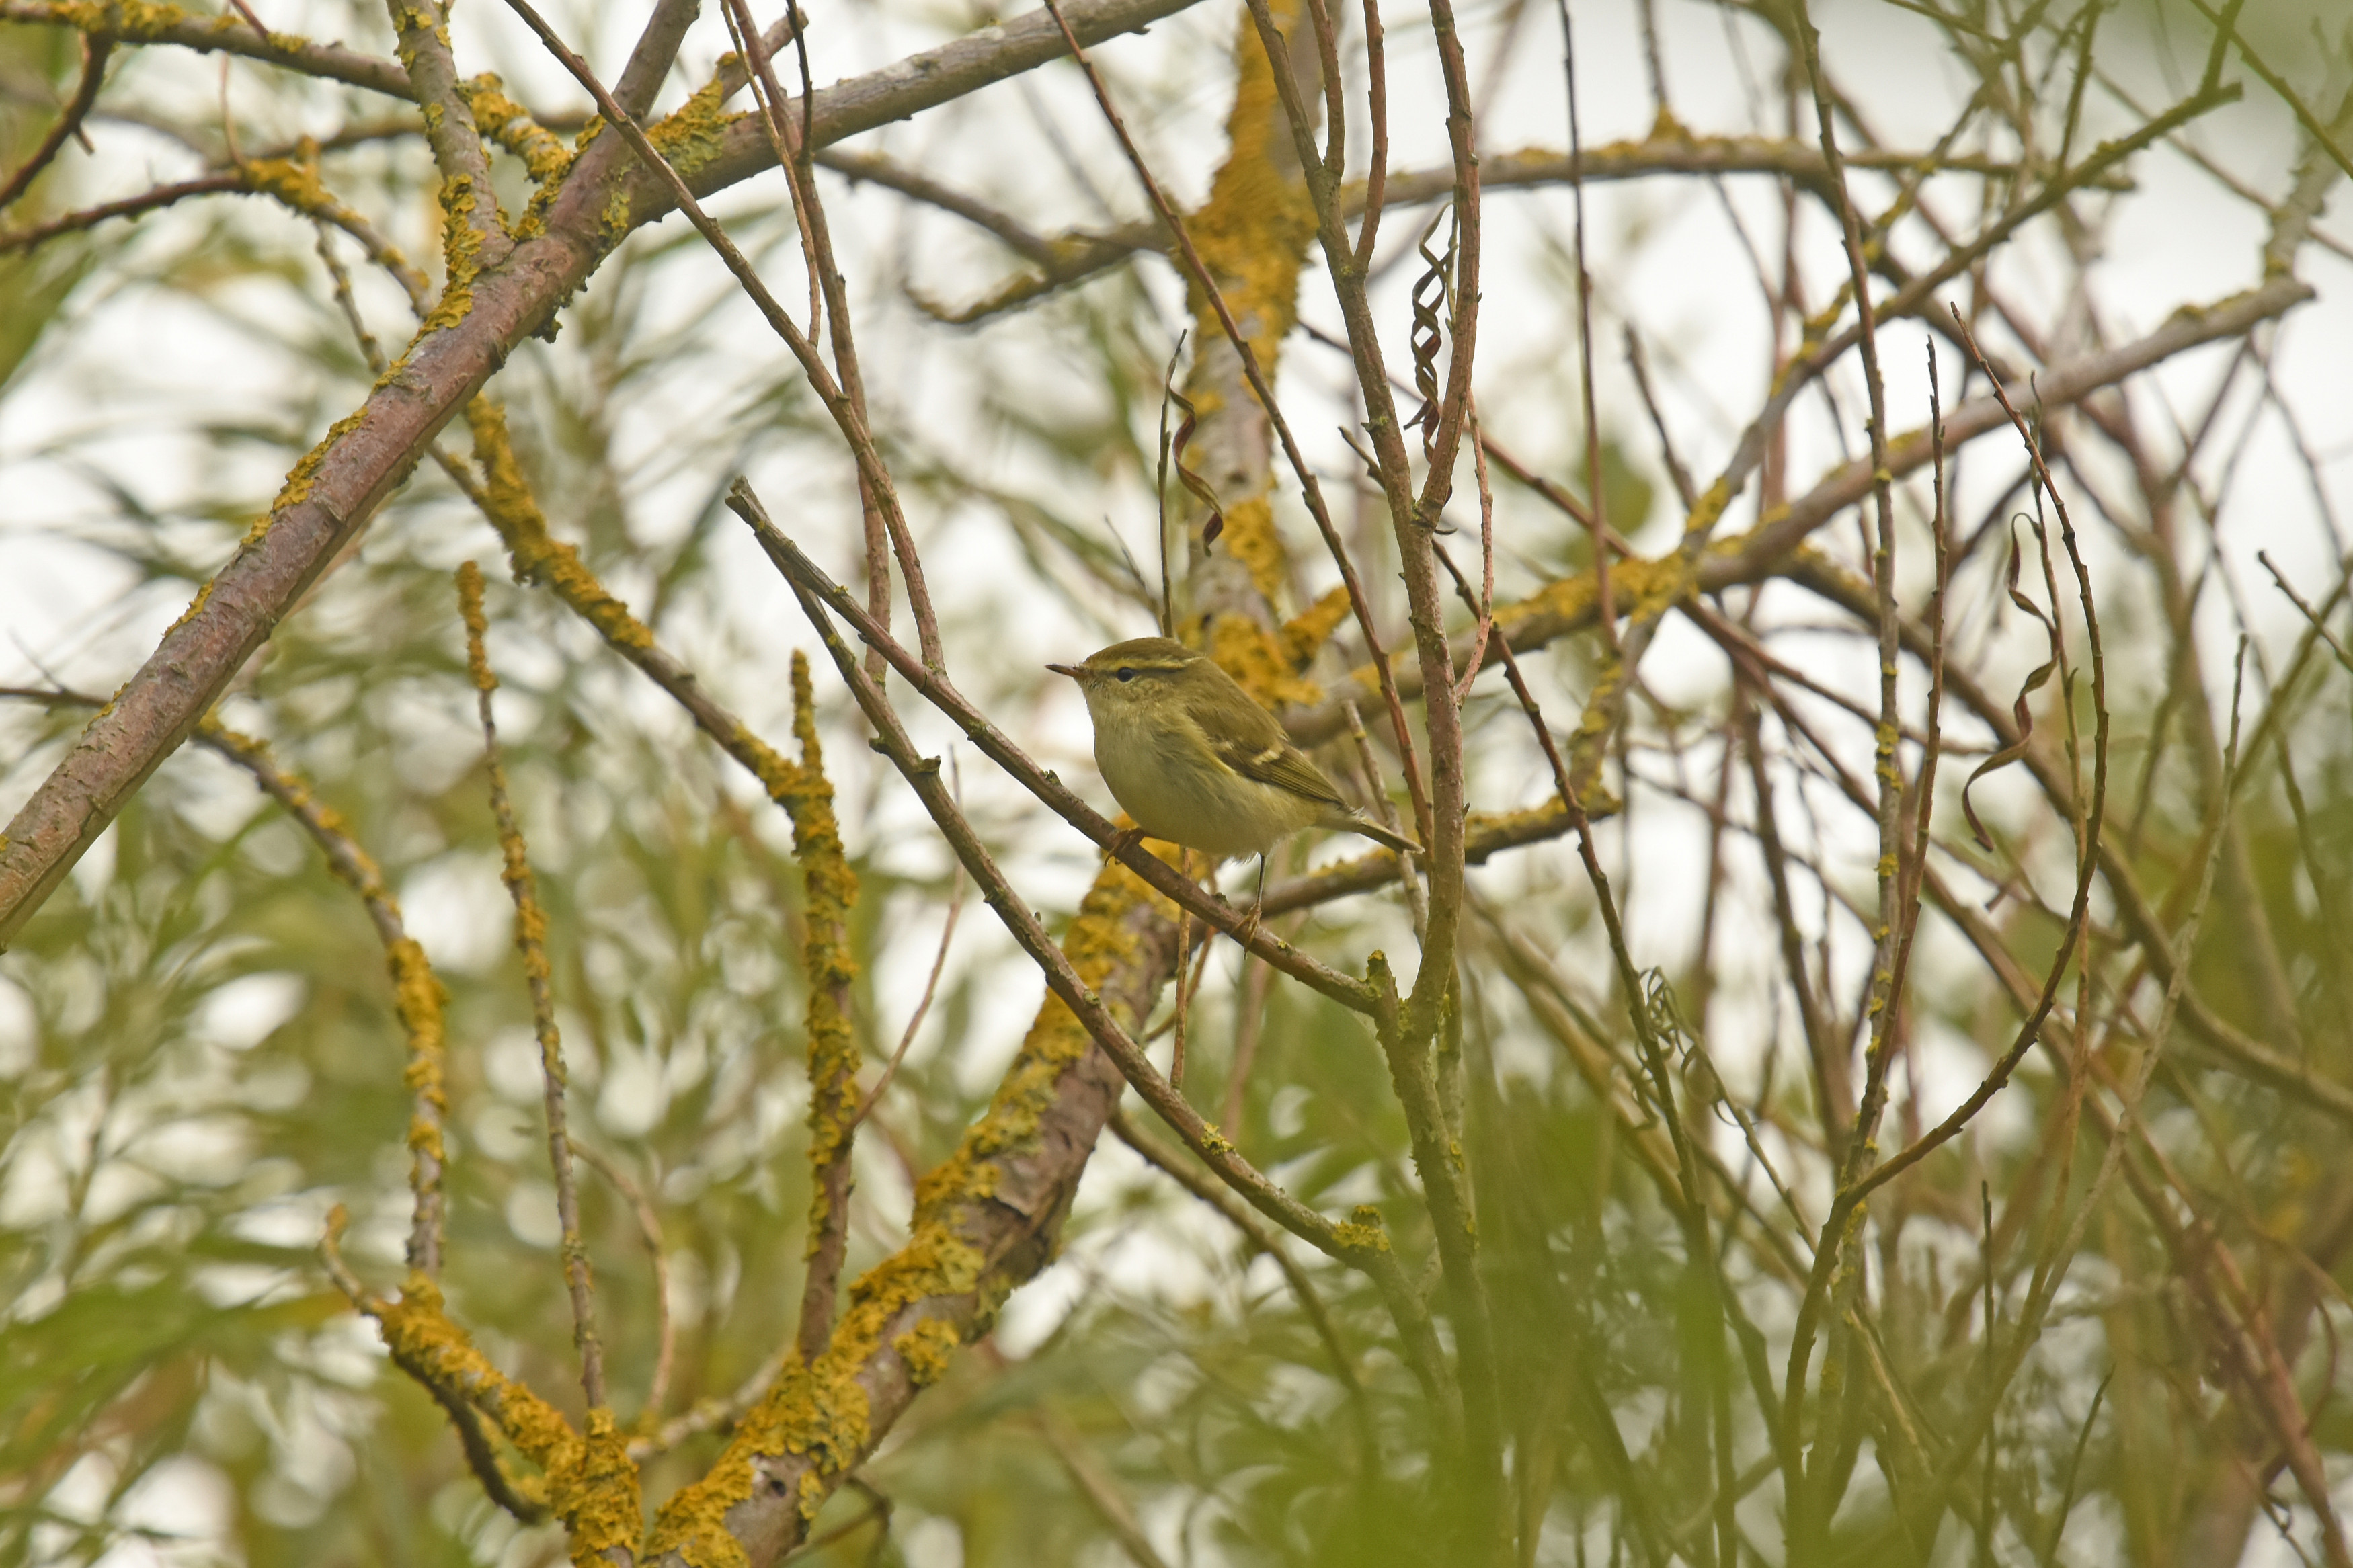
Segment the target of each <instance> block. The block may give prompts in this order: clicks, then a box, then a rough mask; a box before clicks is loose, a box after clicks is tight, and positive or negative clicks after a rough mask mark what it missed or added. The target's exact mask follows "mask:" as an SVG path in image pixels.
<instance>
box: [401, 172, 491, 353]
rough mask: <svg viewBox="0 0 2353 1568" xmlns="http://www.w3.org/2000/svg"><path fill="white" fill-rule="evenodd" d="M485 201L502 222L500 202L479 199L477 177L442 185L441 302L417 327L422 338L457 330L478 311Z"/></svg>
mask: <svg viewBox="0 0 2353 1568" xmlns="http://www.w3.org/2000/svg"><path fill="white" fill-rule="evenodd" d="M484 199H488V200H489V201H490V203H491V216H492V219H493V221H498V219H497V214H498V202H497V198H496V197H491V196H487V195H477V194H476V192H475V190H474V181H473V176H471V175H470V174H453V175H451V176H450V177H448V179H445V180H443V181H442V182H441V260H442V269H443V271H442V280H441V298H440V299H438V300H435V301H434V303H433V309H432V310H430V311H428V312H427V315H426V317H425V320H424V321H423V322H422V323H421V324H420V325H419V326H418V327H417V336H418V337H420V338H421V337H426V336H428V335H430V334H431V333H434V332H437V331H441V330H442V329H444V328H446V327H454V326H456V325H457V324H458V323H459V321H464V320H465V319H466V315H467V312H469V311H470V310H472V309H473V308H474V278H475V276H476V274H478V273H479V272H480V270H481V265H482V234H481V231H480V229H478V228H476V227H475V226H474V214H475V211H476V210H477V208H478V207H479V206H480V204H481V202H482V200H484Z"/></svg>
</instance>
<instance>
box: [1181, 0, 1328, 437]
mask: <svg viewBox="0 0 2353 1568" xmlns="http://www.w3.org/2000/svg"><path fill="white" fill-rule="evenodd" d="M1273 15H1274V21H1275V25H1276V26H1278V27H1280V28H1284V29H1288V28H1289V27H1290V26H1291V25H1292V23H1293V22H1294V21H1295V20H1297V18H1298V15H1299V6H1298V5H1297V4H1296V0H1288V3H1286V0H1275V3H1274V6H1273ZM1234 55H1235V58H1236V59H1237V60H1238V61H1239V63H1240V79H1239V80H1238V81H1237V82H1236V83H1235V84H1234V106H1233V110H1232V112H1231V113H1230V114H1229V116H1228V117H1227V120H1226V137H1227V142H1228V145H1229V149H1230V150H1229V152H1228V153H1227V155H1226V162H1225V164H1224V166H1223V167H1221V168H1219V171H1218V173H1217V177H1216V178H1215V179H1214V180H1213V181H1211V183H1210V185H1209V199H1208V204H1207V205H1204V206H1203V207H1202V208H1201V210H1200V211H1199V212H1198V213H1196V214H1194V215H1193V216H1192V218H1191V220H1190V221H1189V222H1188V223H1187V230H1188V231H1189V232H1190V233H1191V235H1192V237H1193V245H1194V248H1195V249H1197V250H1198V251H1199V253H1200V256H1201V261H1202V264H1203V265H1204V266H1205V267H1207V268H1208V272H1209V276H1210V277H1212V278H1214V279H1217V282H1218V288H1219V292H1220V293H1222V294H1223V295H1224V296H1225V300H1226V306H1227V309H1229V310H1231V311H1232V312H1233V317H1234V321H1235V323H1236V324H1237V325H1238V326H1240V328H1241V331H1242V335H1243V336H1244V337H1245V338H1247V339H1248V340H1250V343H1251V344H1252V346H1253V347H1254V348H1255V349H1256V350H1257V352H1258V353H1259V355H1260V357H1261V359H1262V360H1264V361H1267V362H1268V366H1269V369H1270V370H1271V368H1272V365H1271V361H1272V357H1273V351H1274V350H1275V348H1276V347H1277V345H1279V344H1280V343H1281V342H1282V340H1283V339H1284V337H1286V336H1287V335H1289V333H1290V331H1291V329H1292V325H1293V321H1295V320H1296V316H1297V310H1298V300H1299V269H1300V266H1301V263H1302V262H1303V260H1304V259H1305V257H1306V254H1307V245H1308V242H1309V241H1310V240H1311V239H1313V238H1314V234H1315V208H1314V203H1313V202H1312V201H1311V200H1310V199H1309V197H1308V194H1307V184H1306V182H1305V181H1304V180H1303V179H1302V178H1300V176H1299V174H1297V173H1296V171H1295V170H1294V169H1293V163H1294V162H1295V159H1294V158H1293V153H1292V142H1291V125H1290V121H1289V120H1288V119H1287V118H1286V117H1285V115H1284V113H1283V109H1282V100H1281V96H1280V94H1279V93H1278V92H1277V90H1276V88H1275V81H1274V67H1273V65H1272V64H1271V62H1270V61H1269V60H1268V58H1267V55H1266V50H1265V49H1264V48H1263V47H1261V46H1260V43H1259V37H1258V28H1257V26H1256V24H1255V23H1254V22H1252V20H1251V19H1250V15H1249V13H1248V12H1244V13H1243V15H1242V16H1241V20H1240V34H1239V36H1238V37H1236V39H1235V43H1234ZM1193 292H1194V299H1193V311H1194V330H1195V331H1196V333H1197V334H1198V341H1200V342H1217V341H1219V339H1221V338H1222V337H1223V336H1224V328H1223V327H1222V326H1221V325H1220V324H1219V321H1218V317H1217V313H1216V311H1215V310H1213V309H1212V308H1211V306H1210V304H1209V301H1208V300H1207V299H1206V298H1204V297H1202V296H1201V294H1200V291H1199V289H1198V286H1197V287H1196V288H1195V289H1194V291H1193ZM1202 412H1203V413H1204V414H1205V415H1206V414H1207V413H1208V412H1209V409H1208V405H1206V404H1205V405H1202Z"/></svg>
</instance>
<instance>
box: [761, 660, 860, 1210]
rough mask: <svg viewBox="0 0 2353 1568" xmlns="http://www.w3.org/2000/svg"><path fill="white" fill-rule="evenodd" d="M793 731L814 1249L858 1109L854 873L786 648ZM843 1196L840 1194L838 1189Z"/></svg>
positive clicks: (811, 710) (811, 714)
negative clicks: (852, 1006) (831, 1180)
mask: <svg viewBox="0 0 2353 1568" xmlns="http://www.w3.org/2000/svg"><path fill="white" fill-rule="evenodd" d="M793 735H794V738H795V739H796V740H797V742H799V744H800V751H801V763H800V776H799V778H798V780H797V785H796V787H794V788H793V789H791V790H789V791H787V792H786V794H785V795H783V796H782V797H780V802H779V803H780V804H781V805H783V806H784V807H785V809H786V813H787V814H788V815H789V816H791V817H792V822H793V856H794V858H796V859H797V860H798V861H799V862H800V865H801V876H802V886H803V889H804V898H805V907H804V910H803V913H804V916H805V923H806V926H807V932H808V934H807V940H806V941H805V942H803V944H802V949H801V954H802V963H803V965H804V967H805V968H806V969H807V973H808V986H809V998H808V1020H807V1035H808V1080H809V1107H808V1131H809V1156H808V1157H809V1169H810V1171H811V1173H813V1176H814V1178H815V1179H814V1180H813V1181H812V1182H811V1183H810V1194H809V1226H808V1252H809V1254H810V1255H812V1256H814V1255H815V1254H816V1252H817V1250H818V1246H819V1245H820V1243H821V1242H822V1241H823V1240H824V1238H825V1237H826V1236H827V1235H828V1232H829V1231H831V1230H832V1229H833V1227H834V1226H833V1222H834V1221H835V1220H837V1219H839V1217H840V1216H839V1215H836V1214H835V1213H834V1212H833V1204H834V1200H835V1197H836V1195H837V1194H835V1193H834V1192H833V1191H832V1190H831V1187H830V1185H829V1184H828V1173H829V1172H830V1171H831V1170H832V1169H833V1168H834V1167H835V1166H836V1165H838V1164H839V1163H840V1162H841V1160H842V1159H843V1157H844V1154H845V1151H846V1149H847V1145H848V1142H849V1132H850V1125H851V1119H852V1117H854V1116H855V1115H856V1113H857V1110H858V1063H859V1057H858V1039H857V1037H856V1036H855V1035H853V1034H852V1033H851V1031H850V1027H849V987H850V985H851V984H852V983H854V982H855V981H856V980H857V978H858V964H857V963H856V961H855V960H853V959H852V958H851V957H850V955H849V911H850V908H851V906H852V905H854V904H855V903H856V902H857V900H858V877H857V874H856V873H855V872H853V871H851V870H850V868H849V857H848V855H847V854H845V853H844V851H843V849H842V847H841V828H840V826H839V824H838V823H837V822H836V821H835V820H834V815H833V784H831V782H830V781H828V779H827V778H826V776H825V753H824V752H823V750H822V749H821V748H820V746H819V745H818V733H817V700H816V697H815V695H814V694H813V693H812V691H811V689H810V687H809V666H808V657H807V655H806V654H803V653H801V652H799V651H798V650H795V652H794V654H793ZM841 1195H844V1196H846V1194H841Z"/></svg>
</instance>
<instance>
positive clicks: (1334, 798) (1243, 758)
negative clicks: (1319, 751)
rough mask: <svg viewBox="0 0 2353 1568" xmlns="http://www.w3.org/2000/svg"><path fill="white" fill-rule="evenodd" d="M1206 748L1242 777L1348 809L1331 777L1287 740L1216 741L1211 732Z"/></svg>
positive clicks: (1320, 803)
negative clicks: (1326, 775) (1263, 741)
mask: <svg viewBox="0 0 2353 1568" xmlns="http://www.w3.org/2000/svg"><path fill="white" fill-rule="evenodd" d="M1209 749H1210V750H1211V751H1212V752H1216V753H1217V757H1218V760H1219V762H1221V763H1225V764H1226V766H1228V767H1229V768H1231V769H1233V770H1234V772H1236V773H1240V774H1241V775H1242V776H1243V777H1244V778H1250V779H1256V780H1257V781H1258V782H1259V783H1261V784H1272V785H1273V786H1274V787H1275V788H1277V789H1282V790H1288V791H1290V792H1291V793H1292V794H1293V795H1301V796H1303V797H1304V798H1306V799H1308V800H1312V801H1314V802H1315V803H1316V804H1317V805H1331V806H1336V807H1337V808H1339V809H1340V810H1342V811H1345V810H1347V809H1348V803H1347V802H1346V801H1345V800H1342V799H1341V798H1340V792H1339V791H1338V790H1336V789H1334V788H1333V787H1332V781H1331V780H1330V779H1327V778H1325V777H1324V773H1323V770H1321V769H1319V768H1318V767H1316V765H1315V764H1314V763H1312V762H1309V761H1308V760H1307V754H1306V753H1305V752H1302V751H1301V750H1300V749H1299V748H1298V747H1296V746H1294V745H1293V744H1292V743H1291V742H1288V741H1284V740H1280V739H1278V740H1275V741H1272V742H1266V743H1263V744H1261V743H1257V742H1255V741H1242V740H1225V741H1220V740H1219V739H1217V738H1216V737H1214V736H1212V737H1211V738H1210V741H1209Z"/></svg>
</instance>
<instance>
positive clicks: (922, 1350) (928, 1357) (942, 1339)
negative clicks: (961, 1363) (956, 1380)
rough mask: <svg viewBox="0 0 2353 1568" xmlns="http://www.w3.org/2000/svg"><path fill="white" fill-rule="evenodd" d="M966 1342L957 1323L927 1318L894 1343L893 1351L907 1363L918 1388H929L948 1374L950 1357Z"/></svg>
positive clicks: (892, 1343) (909, 1372)
mask: <svg viewBox="0 0 2353 1568" xmlns="http://www.w3.org/2000/svg"><path fill="white" fill-rule="evenodd" d="M963 1342H964V1341H963V1336H961V1335H959V1334H958V1333H957V1332H956V1331H955V1325H954V1324H952V1323H948V1322H945V1321H942V1320H941V1319H938V1318H925V1319H924V1320H923V1321H922V1322H920V1323H917V1324H916V1325H915V1326H914V1327H913V1328H912V1329H909V1330H908V1331H906V1332H905V1333H903V1334H901V1335H900V1336H899V1337H898V1338H897V1339H895V1340H892V1342H891V1348H892V1350H894V1351H897V1352H899V1359H900V1360H901V1361H902V1362H904V1363H907V1375H908V1377H909V1378H911V1379H913V1382H914V1384H915V1386H916V1387H918V1388H925V1387H928V1386H930V1385H931V1384H934V1383H937V1382H938V1381H939V1380H940V1379H941V1378H943V1377H944V1376H946V1375H947V1370H948V1358H949V1357H950V1356H951V1355H953V1354H954V1353H955V1351H956V1349H957V1348H958V1347H959V1346H960V1345H962V1344H963Z"/></svg>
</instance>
